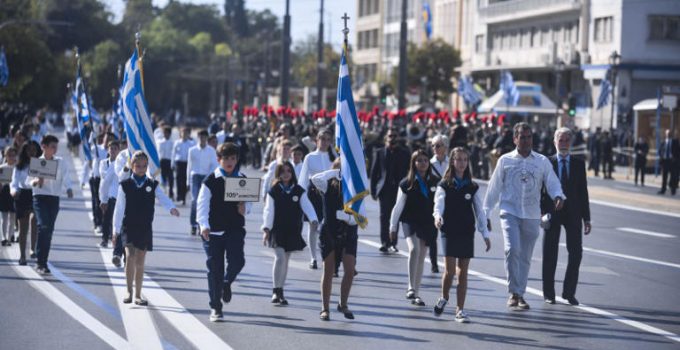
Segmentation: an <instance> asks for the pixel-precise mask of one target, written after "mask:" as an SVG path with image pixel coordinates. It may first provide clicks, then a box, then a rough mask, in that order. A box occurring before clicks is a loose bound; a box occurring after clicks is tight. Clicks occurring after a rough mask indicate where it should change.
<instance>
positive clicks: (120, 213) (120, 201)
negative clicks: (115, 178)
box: [113, 185, 175, 234]
mask: <svg viewBox="0 0 680 350" xmlns="http://www.w3.org/2000/svg"><path fill="white" fill-rule="evenodd" d="M154 193H155V194H156V199H158V201H159V202H160V203H161V205H162V206H163V207H164V208H165V209H167V210H168V211H170V210H172V209H174V208H175V205H174V204H173V203H172V200H170V198H168V196H166V195H165V193H164V192H163V190H161V186H156V191H154ZM126 205H127V200H126V196H125V191H123V187H122V186H121V185H118V197H117V198H116V208H115V209H114V211H113V232H115V233H117V234H118V233H120V230H121V228H122V227H123V217H124V216H125V207H126Z"/></svg>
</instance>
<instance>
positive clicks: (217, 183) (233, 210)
mask: <svg viewBox="0 0 680 350" xmlns="http://www.w3.org/2000/svg"><path fill="white" fill-rule="evenodd" d="M240 177H245V176H243V175H240ZM203 184H204V185H205V186H206V187H208V189H209V190H210V194H211V196H210V212H209V213H208V223H209V224H210V231H213V232H223V231H229V230H242V229H243V227H244V226H245V224H246V220H245V218H244V217H243V215H241V214H239V213H238V202H225V201H224V179H223V178H222V177H221V176H220V177H215V173H214V172H213V173H211V174H210V175H208V176H207V177H206V178H205V180H203Z"/></svg>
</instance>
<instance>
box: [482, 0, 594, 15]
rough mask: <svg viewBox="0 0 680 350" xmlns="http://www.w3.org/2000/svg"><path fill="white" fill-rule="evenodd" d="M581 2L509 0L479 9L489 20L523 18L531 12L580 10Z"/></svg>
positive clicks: (569, 0) (565, 0) (576, 0)
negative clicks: (512, 17) (508, 17)
mask: <svg viewBox="0 0 680 350" xmlns="http://www.w3.org/2000/svg"><path fill="white" fill-rule="evenodd" d="M580 6H581V0H509V1H502V2H494V3H491V4H487V5H485V6H482V7H480V8H479V14H480V15H481V16H482V17H485V18H487V19H492V18H494V17H506V16H516V17H522V16H523V15H525V14H527V13H529V12H544V13H550V12H559V11H565V10H573V9H578V8H580Z"/></svg>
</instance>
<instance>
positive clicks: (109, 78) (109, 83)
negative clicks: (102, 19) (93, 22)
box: [83, 40, 126, 109]
mask: <svg viewBox="0 0 680 350" xmlns="http://www.w3.org/2000/svg"><path fill="white" fill-rule="evenodd" d="M125 58H126V57H125V54H124V53H123V50H122V49H121V47H120V45H119V44H118V43H116V42H115V41H113V40H106V41H102V42H100V43H99V44H97V46H95V47H94V49H93V50H91V51H89V52H87V53H86V54H85V55H84V57H83V61H84V67H83V68H84V72H85V75H86V77H87V78H88V79H87V81H88V83H89V85H88V88H89V90H90V91H89V92H90V96H92V100H93V101H94V102H95V108H103V109H109V108H111V106H112V105H113V99H112V90H114V89H116V88H117V87H118V85H119V84H120V81H121V80H122V76H121V77H120V79H119V78H118V76H117V71H118V64H121V65H122V63H121V62H123V61H124V60H125ZM122 74H123V72H122V67H121V75H122Z"/></svg>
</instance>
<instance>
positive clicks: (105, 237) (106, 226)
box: [102, 198, 116, 242]
mask: <svg viewBox="0 0 680 350" xmlns="http://www.w3.org/2000/svg"><path fill="white" fill-rule="evenodd" d="M115 208H116V199H115V198H109V201H108V202H107V206H106V212H105V213H104V218H103V220H102V242H108V241H110V240H111V232H112V231H113V210H114V209H115Z"/></svg>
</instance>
